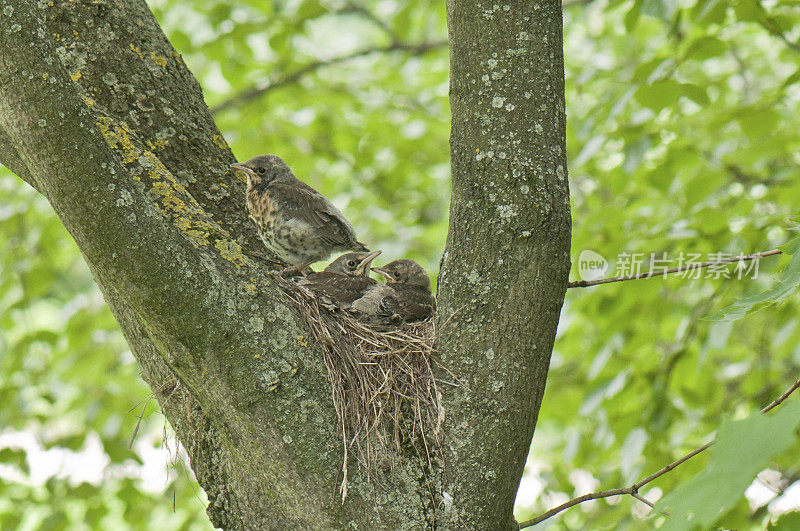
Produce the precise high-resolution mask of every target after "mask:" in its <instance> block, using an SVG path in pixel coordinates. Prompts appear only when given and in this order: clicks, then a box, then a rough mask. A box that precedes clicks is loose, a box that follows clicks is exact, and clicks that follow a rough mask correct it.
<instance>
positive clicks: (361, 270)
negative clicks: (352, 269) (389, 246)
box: [356, 251, 381, 275]
mask: <svg viewBox="0 0 800 531" xmlns="http://www.w3.org/2000/svg"><path fill="white" fill-rule="evenodd" d="M379 254H381V251H372V252H371V253H369V254H368V255H367V256H365V257H364V258H362V259H361V262H360V263H359V264H358V266H357V267H356V274H358V275H365V274H366V271H367V269H369V265H370V264H371V263H372V261H373V260H375V259H376V258H378V255H379Z"/></svg>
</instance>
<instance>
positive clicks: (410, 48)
mask: <svg viewBox="0 0 800 531" xmlns="http://www.w3.org/2000/svg"><path fill="white" fill-rule="evenodd" d="M444 46H447V41H446V40H441V41H431V42H423V43H419V44H405V43H401V42H395V43H392V44H389V45H388V46H376V47H374V48H366V49H364V50H359V51H357V52H353V53H349V54H346V55H341V56H339V57H333V58H331V59H325V60H320V61H314V62H313V63H309V64H307V65H305V66H303V67H301V68H299V69H297V70H295V71H294V72H291V73H289V74H286V75H284V76H283V77H281V78H278V79H276V80H275V81H272V82H269V83H266V84H262V85H256V86H254V87H252V88H250V89H247V90H245V91H243V92H240V93H239V94H236V95H235V96H233V97H231V98H230V99H227V100H225V101H223V102H222V103H220V104H219V105H215V106H214V107H212V108H211V114H217V113H219V112H222V111H224V110H226V109H229V108H231V107H236V106H238V105H241V104H243V103H246V102H248V101H250V100H253V99H256V98H258V97H260V96H263V95H264V94H266V93H267V92H270V91H272V90H275V89H277V88H280V87H283V86H285V85H289V84H292V83H295V82H296V81H298V80H299V79H301V78H302V77H303V76H305V75H307V74H311V73H313V72H316V71H317V70H319V69H320V68H323V67H325V66H331V65H335V64H338V63H344V62H346V61H350V60H352V59H356V58H358V57H364V56H367V55H372V54H374V53H388V52H409V53H410V54H411V55H422V54H424V53H426V52H428V51H430V50H433V49H436V48H442V47H444Z"/></svg>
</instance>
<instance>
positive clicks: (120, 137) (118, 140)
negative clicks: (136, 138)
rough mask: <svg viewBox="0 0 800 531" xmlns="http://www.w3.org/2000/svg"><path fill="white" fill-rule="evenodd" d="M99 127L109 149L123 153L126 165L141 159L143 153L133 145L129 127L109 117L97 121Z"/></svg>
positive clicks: (102, 117)
mask: <svg viewBox="0 0 800 531" xmlns="http://www.w3.org/2000/svg"><path fill="white" fill-rule="evenodd" d="M97 127H98V128H99V129H100V133H102V135H103V137H105V139H106V143H107V144H108V145H109V147H111V148H112V149H119V150H121V151H122V161H123V162H124V163H126V164H130V163H131V162H135V161H137V160H138V159H139V155H141V151H140V150H139V149H138V148H137V147H136V146H134V145H133V142H132V141H131V137H130V135H129V134H128V128H127V127H125V126H124V125H122V124H118V123H116V122H115V121H114V120H113V119H111V118H109V117H108V116H101V117H99V118H98V119H97Z"/></svg>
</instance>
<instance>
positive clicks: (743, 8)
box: [732, 0, 765, 22]
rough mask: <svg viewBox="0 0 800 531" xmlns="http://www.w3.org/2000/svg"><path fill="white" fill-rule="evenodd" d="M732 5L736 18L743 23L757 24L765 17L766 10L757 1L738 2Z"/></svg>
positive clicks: (745, 0)
mask: <svg viewBox="0 0 800 531" xmlns="http://www.w3.org/2000/svg"><path fill="white" fill-rule="evenodd" d="M732 4H733V12H734V13H735V14H736V18H737V19H739V20H740V21H742V22H756V21H759V20H761V19H762V18H763V17H764V15H765V11H764V8H763V7H762V6H761V4H760V3H759V2H757V1H755V0H738V1H737V2H732Z"/></svg>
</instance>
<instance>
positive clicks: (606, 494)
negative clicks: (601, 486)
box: [519, 379, 800, 529]
mask: <svg viewBox="0 0 800 531" xmlns="http://www.w3.org/2000/svg"><path fill="white" fill-rule="evenodd" d="M798 388H800V379H798V380H797V381H796V382H795V383H794V384H792V386H791V387H789V389H787V390H786V391H784V393H783V394H782V395H781V396H779V397H778V398H776V399H775V400H773V401H772V402H771V403H770V404H769V405H767V406H765V407H764V408H762V409H761V411H760V412H761V413H766V412H768V411H770V410H772V409H774V408H776V407H778V406H779V405H781V404H782V403H783V401H784V400H786V399H787V398H789V395H791V394H792V393H794V392H795V391H796V390H797V389H798ZM712 444H714V441H710V442H707V443H706V444H704V445H703V446H701V447H699V448H696V449H694V450H692V451H691V452H689V453H688V454H686V455H684V456H683V457H681V458H680V459H677V460H675V461H673V462H672V463H670V464H668V465H667V466H665V467H664V468H662V469H660V470H658V471H657V472H654V473H653V474H650V475H649V476H647V477H646V478H644V479H642V480H641V481H638V482H637V483H634V484H633V485H631V486H630V487H626V488H621V489H611V490H603V491H599V492H592V493H590V494H584V495H583V496H578V497H577V498H574V499H572V500H569V501H568V502H566V503H562V504H561V505H559V506H558V507H554V508H553V509H550V510H549V511H547V512H545V513H542V514H540V515H539V516H537V517H536V518H531V519H530V520H525V521H524V522H521V523H520V524H519V529H523V528H525V527H531V526H534V525H536V524H538V523H540V522H543V521H545V520H547V519H548V518H551V517H553V516H555V515H557V514H558V513H560V512H562V511H564V510H566V509H569V508H570V507H573V506H575V505H578V504H581V503H583V502H586V501H590V500H598V499H601V498H610V497H612V496H621V495H624V494H630V495H631V496H633V497H634V498H636V499H637V500H639V501H641V502H642V503H645V504H646V505H649V506H650V507H651V508H655V505H654V504H653V503H652V502H650V501H648V500H647V499H645V498H643V497H642V496H640V495H639V490H640V489H641V488H642V487H644V486H645V485H647V484H648V483H650V482H651V481H654V480H655V479H657V478H659V477H661V476H663V475H664V474H666V473H667V472H669V471H670V470H672V469H674V468H676V467H678V466H679V465H681V464H683V463H685V462H686V461H688V460H689V459H691V458H692V457H694V456H696V455H698V454H701V453H703V452H705V451H706V450H708V449H709V448H710V447H711V445H712Z"/></svg>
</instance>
